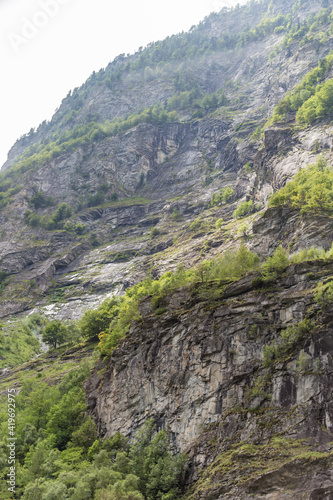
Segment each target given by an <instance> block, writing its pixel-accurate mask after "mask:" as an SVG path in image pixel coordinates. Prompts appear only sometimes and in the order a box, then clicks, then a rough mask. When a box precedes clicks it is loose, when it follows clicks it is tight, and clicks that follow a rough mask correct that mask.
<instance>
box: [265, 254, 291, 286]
mask: <svg viewBox="0 0 333 500" xmlns="http://www.w3.org/2000/svg"><path fill="white" fill-rule="evenodd" d="M288 265H289V259H288V254H287V252H286V251H285V250H284V248H282V246H281V245H279V246H278V247H277V249H276V250H275V251H274V253H273V255H272V257H268V258H267V260H266V262H264V264H263V265H262V276H263V278H264V279H265V280H267V281H273V280H275V279H276V278H277V277H278V276H279V275H280V274H281V273H282V272H283V271H284V270H285V269H286V267H287V266H288Z"/></svg>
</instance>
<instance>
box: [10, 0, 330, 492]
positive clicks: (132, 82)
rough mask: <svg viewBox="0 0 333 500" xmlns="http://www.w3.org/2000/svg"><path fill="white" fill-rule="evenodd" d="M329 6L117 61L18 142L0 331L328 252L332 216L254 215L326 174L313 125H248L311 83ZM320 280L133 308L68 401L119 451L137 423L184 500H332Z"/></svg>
mask: <svg viewBox="0 0 333 500" xmlns="http://www.w3.org/2000/svg"><path fill="white" fill-rule="evenodd" d="M331 7H332V2H330V1H329V2H317V1H313V0H311V1H301V2H291V3H288V2H286V1H284V0H281V1H279V2H275V3H274V5H273V4H271V3H269V2H268V1H263V2H251V3H250V4H248V5H247V6H244V7H241V8H239V9H234V10H231V11H228V10H224V11H222V12H221V13H220V14H213V15H212V16H209V18H208V19H206V20H205V22H203V23H201V24H200V25H199V26H198V27H197V28H193V29H192V30H191V31H190V33H188V34H182V35H179V37H171V38H170V39H167V40H166V41H163V42H159V43H158V44H151V45H150V46H149V47H148V48H146V49H145V50H140V51H139V52H138V53H137V54H135V55H133V56H129V57H123V56H119V58H117V59H116V60H115V61H114V62H113V63H111V64H110V65H109V66H108V67H107V68H106V70H101V71H100V72H99V73H97V74H93V75H92V76H91V77H90V79H89V80H88V81H87V82H86V83H85V84H84V85H82V87H81V88H79V89H75V91H73V93H71V94H70V95H68V96H67V97H66V98H65V99H64V101H63V102H62V104H61V106H60V108H59V110H58V111H57V113H56V114H55V116H54V117H53V119H52V121H51V122H50V123H48V124H45V123H44V124H42V125H41V126H40V127H39V128H38V130H37V131H35V132H31V133H30V134H28V135H27V136H25V137H23V138H21V139H20V140H19V141H18V142H17V143H16V144H15V145H14V147H13V148H12V150H11V151H10V153H9V157H8V161H7V162H6V164H5V165H4V168H3V170H2V173H1V175H0V225H1V231H0V300H1V304H0V317H1V318H3V321H7V320H9V321H10V320H11V319H13V316H14V317H16V316H17V315H23V313H24V314H26V313H28V312H29V313H30V312H31V311H40V312H42V313H43V314H45V315H46V316H47V317H48V318H51V319H61V320H64V321H67V320H69V319H74V320H76V319H79V318H80V317H81V316H82V313H83V312H84V311H85V310H86V309H87V308H95V307H97V306H98V305H100V303H101V302H102V301H103V300H104V299H105V298H107V297H111V296H114V295H116V296H118V295H122V294H123V293H124V292H125V290H126V289H127V288H128V287H130V286H131V285H134V284H136V283H139V282H140V281H142V280H143V279H144V278H146V277H147V276H150V277H151V278H154V279H155V278H158V277H160V276H161V275H162V274H163V273H164V272H166V271H174V270H175V269H176V268H177V266H178V265H179V264H180V263H182V264H184V265H185V267H186V268H189V267H192V266H194V265H196V264H198V263H201V262H202V261H204V260H205V259H207V260H209V259H211V258H213V257H216V256H219V255H221V254H223V253H224V252H225V251H227V250H232V249H236V248H238V247H239V245H240V244H241V243H244V244H245V245H246V247H247V248H248V249H250V250H251V251H252V252H255V253H256V254H257V255H258V256H259V258H260V260H261V261H263V260H264V259H266V258H267V257H269V256H271V255H272V254H273V252H274V251H275V249H276V248H277V247H278V246H279V245H282V246H283V247H284V248H285V249H286V250H287V251H288V252H289V253H290V254H293V253H295V252H300V251H302V250H304V249H309V248H311V247H315V248H317V249H322V250H323V251H327V250H328V249H329V248H330V247H331V244H332V234H333V233H332V230H333V219H332V216H331V214H332V211H331V212H330V211H327V210H326V211H323V210H322V211H321V210H313V211H309V212H307V213H304V214H301V213H300V209H299V208H298V209H297V208H295V207H292V206H290V205H288V204H285V205H283V206H278V207H269V208H268V200H269V198H270V196H271V195H272V194H273V193H274V192H275V191H277V190H278V189H280V188H282V187H283V186H284V185H285V184H286V182H287V181H290V180H291V179H292V178H293V177H294V176H295V175H296V174H297V172H299V171H300V170H302V169H304V168H305V167H306V166H307V165H308V164H309V163H314V162H316V161H318V159H320V158H321V159H322V160H325V161H326V162H327V164H328V165H331V163H332V148H333V142H332V137H333V127H332V125H331V123H330V117H329V116H328V117H327V116H326V118H325V119H323V120H317V121H315V122H314V124H312V126H310V125H309V126H307V125H301V126H300V125H299V124H298V123H296V121H295V114H296V111H295V109H293V110H291V111H290V110H289V111H288V112H286V116H285V118H284V120H280V121H277V122H276V123H275V124H273V125H272V124H268V125H267V124H266V126H264V125H265V123H266V122H267V120H269V119H270V118H271V116H272V113H273V110H274V108H275V106H276V105H277V104H278V103H279V101H280V100H281V99H282V98H283V97H285V95H286V94H287V93H288V92H289V93H290V92H291V91H292V90H293V89H294V88H295V86H296V85H297V84H299V83H300V82H301V81H302V78H303V77H304V76H305V75H307V74H308V73H309V71H310V70H311V69H312V68H315V67H317V66H318V65H319V67H324V66H325V64H326V63H325V62H320V61H321V60H322V59H323V58H325V57H326V56H327V55H328V54H329V53H330V51H331V50H332V49H333V36H332V33H333V26H332V23H331V21H332V13H331V10H330V9H331ZM235 27H237V29H236V28H235ZM320 65H321V66H320ZM332 71H333V70H332V67H331V66H329V64H327V68H326V73H325V74H324V77H322V80H319V81H320V83H323V82H324V81H328V80H329V79H330V78H331V77H332ZM316 83H318V82H317V80H316ZM302 91H303V94H304V92H305V94H306V92H310V91H309V89H308V88H304V89H303V90H302ZM305 94H304V95H305ZM288 95H289V94H288ZM116 117H117V118H116ZM226 187H228V189H229V193H231V195H230V196H229V197H227V198H225V199H222V198H223V193H224V191H223V189H224V188H226ZM330 192H331V191H330ZM213 195H215V201H214V197H213V198H212V196H213ZM219 196H220V198H219V200H218V201H216V197H217V198H218V197H219ZM329 197H331V195H329ZM330 199H331V198H330ZM244 202H248V203H250V204H251V210H250V211H249V212H247V213H244V214H243V215H244V216H246V217H244V218H241V217H240V216H237V214H236V215H235V210H236V209H237V207H239V206H240V205H241V204H242V203H244ZM61 203H66V204H67V205H68V207H67V208H66V207H65V209H64V210H65V212H66V210H67V212H66V213H67V215H66V216H64V217H62V216H61V215H59V213H60V212H59V209H60V208H61ZM57 214H58V215H57ZM332 275H333V272H332V260H331V259H329V258H327V257H325V258H324V256H322V258H317V260H307V261H304V262H299V263H297V264H293V265H290V266H289V267H287V268H286V269H285V271H284V272H283V273H280V274H279V275H278V276H277V277H275V278H274V279H273V280H271V281H270V282H269V284H267V282H266V283H264V282H263V280H262V279H258V275H255V274H253V273H252V274H249V275H248V276H246V277H244V278H242V279H239V280H238V281H236V280H234V281H232V280H229V281H225V282H223V283H221V285H220V289H219V294H217V295H216V293H215V292H216V289H214V293H213V291H212V289H209V287H208V288H207V289H205V290H203V289H202V288H201V287H200V286H199V285H198V286H195V285H191V286H190V285H188V286H185V287H182V288H180V289H178V290H177V291H176V292H175V293H173V294H168V295H167V296H166V297H164V298H163V304H162V306H163V307H162V309H160V310H158V311H156V310H155V309H154V308H153V306H152V301H151V297H148V298H146V299H144V300H142V301H141V303H140V314H141V318H142V319H141V320H140V321H137V322H133V323H132V325H131V328H130V331H129V332H128V333H127V334H126V336H125V338H124V339H123V341H122V342H121V343H120V345H119V346H118V348H117V349H115V350H114V351H113V352H112V355H111V357H110V359H108V360H104V361H100V362H99V364H98V365H97V367H96V369H95V370H94V371H93V373H92V375H91V378H90V379H89V381H88V382H87V384H86V393H87V400H88V404H89V412H90V413H91V415H93V416H94V417H95V419H96V422H97V424H98V430H99V433H100V435H101V436H110V435H112V434H114V433H115V432H117V431H120V432H121V433H124V434H126V435H127V436H129V437H132V436H133V435H134V433H135V431H136V429H138V428H139V427H140V426H141V425H142V424H143V422H144V421H145V420H147V419H148V418H150V417H152V418H154V419H155V421H156V423H157V425H158V427H159V428H166V429H167V430H168V432H169V434H170V436H171V438H172V442H173V449H174V451H179V450H183V451H186V453H187V454H188V456H189V458H190V468H189V473H188V477H187V485H188V490H187V493H186V495H187V496H186V498H188V499H193V500H194V499H207V500H208V499H211V500H217V499H222V498H223V499H227V498H230V499H239V500H243V499H244V500H245V499H248V498H255V499H258V500H259V499H263V498H265V499H267V500H272V499H301V498H302V499H303V498H306V499H309V500H310V499H312V500H314V499H318V500H319V499H326V498H327V499H329V498H333V477H332V455H331V442H332V437H331V436H332V432H333V429H332V425H333V407H332V402H331V399H332V398H331V395H330V386H331V383H332V380H331V378H332V351H333V345H332V333H333V332H332V315H331V311H330V307H331V306H330V304H329V301H328V303H325V304H324V303H322V304H318V298H317V299H316V298H315V289H316V287H317V285H318V283H319V282H321V281H323V280H326V281H327V283H330V280H331V278H332ZM217 296H218V297H219V298H216V297H217ZM2 361H4V362H5V360H2Z"/></svg>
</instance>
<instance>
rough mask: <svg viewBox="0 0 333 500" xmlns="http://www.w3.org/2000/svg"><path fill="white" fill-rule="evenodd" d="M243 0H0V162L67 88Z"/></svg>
mask: <svg viewBox="0 0 333 500" xmlns="http://www.w3.org/2000/svg"><path fill="white" fill-rule="evenodd" d="M245 2H246V0H167V1H165V0H163V1H162V0H120V1H110V0H94V1H93V2H92V1H91V0H0V34H1V41H0V48H1V63H2V71H1V80H0V82H1V83H0V90H1V92H0V96H1V97H0V109H1V141H0V167H1V165H2V164H3V163H4V162H5V160H6V158H7V152H8V150H9V149H10V147H11V146H12V145H13V143H14V142H15V140H16V139H18V138H19V137H20V136H21V135H22V134H24V133H26V132H28V131H29V130H30V128H31V127H36V126H38V125H39V124H40V123H41V122H42V121H43V120H45V119H47V120H49V119H50V118H51V117H52V115H53V113H54V111H55V109H56V108H57V107H58V106H59V104H60V103H61V100H62V99H63V98H64V97H65V96H66V95H67V93H68V91H69V90H70V89H73V88H74V87H78V86H80V85H81V84H82V83H83V82H84V81H85V80H86V79H87V78H88V77H89V75H90V74H91V73H92V71H94V70H95V71H98V70H99V69H101V68H104V67H105V66H106V65H107V64H108V63H109V62H110V61H112V60H113V59H114V57H116V56H117V55H119V54H121V53H126V54H127V53H133V52H135V51H136V50H137V49H138V48H139V47H140V46H145V45H147V44H148V43H149V42H152V41H157V40H161V39H163V38H165V37H167V36H168V35H172V34H174V33H179V32H180V31H182V30H184V31H187V30H188V29H189V28H190V27H191V26H192V25H194V24H197V23H198V22H199V21H201V20H202V19H203V18H204V17H205V16H206V15H208V14H209V13H211V12H213V11H219V10H220V9H221V8H223V7H225V6H226V7H233V6H235V5H236V4H237V3H240V4H244V3H245Z"/></svg>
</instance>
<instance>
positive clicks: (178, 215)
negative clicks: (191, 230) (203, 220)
mask: <svg viewBox="0 0 333 500" xmlns="http://www.w3.org/2000/svg"><path fill="white" fill-rule="evenodd" d="M182 218H183V214H182V213H181V211H180V210H179V209H178V208H174V209H173V211H172V214H171V215H170V219H172V220H174V221H179V220H181V219H182Z"/></svg>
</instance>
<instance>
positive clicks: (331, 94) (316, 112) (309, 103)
mask: <svg viewBox="0 0 333 500" xmlns="http://www.w3.org/2000/svg"><path fill="white" fill-rule="evenodd" d="M332 114H333V80H327V81H326V82H325V83H324V84H323V85H318V86H317V87H316V91H315V94H314V95H312V96H311V97H310V95H309V98H308V99H307V100H306V101H305V102H304V103H303V104H302V106H301V107H300V108H299V109H298V111H297V114H296V120H297V121H298V122H299V123H309V124H311V123H313V122H314V121H315V120H317V119H319V118H325V117H328V118H331V117H332Z"/></svg>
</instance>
